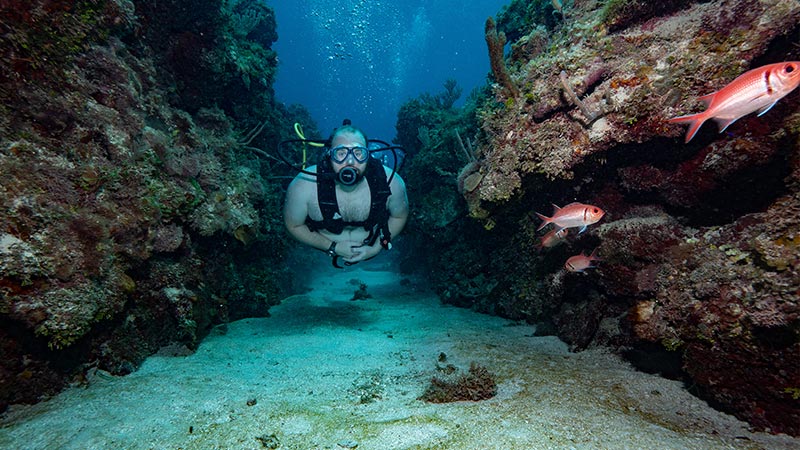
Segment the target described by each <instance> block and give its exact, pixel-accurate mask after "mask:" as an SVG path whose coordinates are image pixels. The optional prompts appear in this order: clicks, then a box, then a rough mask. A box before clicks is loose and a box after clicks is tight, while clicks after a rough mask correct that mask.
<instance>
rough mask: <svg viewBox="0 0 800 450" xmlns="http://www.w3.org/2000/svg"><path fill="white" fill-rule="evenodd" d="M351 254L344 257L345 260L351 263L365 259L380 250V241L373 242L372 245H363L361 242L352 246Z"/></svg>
mask: <svg viewBox="0 0 800 450" xmlns="http://www.w3.org/2000/svg"><path fill="white" fill-rule="evenodd" d="M352 250H353V256H352V257H351V258H349V259H348V258H345V261H347V262H351V263H357V262H359V261H366V260H368V259H370V258H372V257H374V256H376V255H377V254H378V253H380V252H381V244H380V242H377V241H376V242H375V244H373V245H364V244H361V245H359V246H356V247H353V248H352Z"/></svg>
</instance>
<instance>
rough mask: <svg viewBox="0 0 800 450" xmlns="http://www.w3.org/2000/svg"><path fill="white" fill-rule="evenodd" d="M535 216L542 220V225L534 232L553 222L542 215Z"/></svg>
mask: <svg viewBox="0 0 800 450" xmlns="http://www.w3.org/2000/svg"><path fill="white" fill-rule="evenodd" d="M536 215H537V216H539V218H540V219H542V224H541V225H539V228H537V229H536V231H539V230H541V229H542V228H544V227H546V226H547V224H548V223H550V222H552V221H553V219H552V218H550V217H547V216H545V215H543V214H539V213H536Z"/></svg>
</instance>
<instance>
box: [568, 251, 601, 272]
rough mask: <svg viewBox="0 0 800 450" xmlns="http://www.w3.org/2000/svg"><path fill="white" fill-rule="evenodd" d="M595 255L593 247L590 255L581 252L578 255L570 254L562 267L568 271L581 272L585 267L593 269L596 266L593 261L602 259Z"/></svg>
mask: <svg viewBox="0 0 800 450" xmlns="http://www.w3.org/2000/svg"><path fill="white" fill-rule="evenodd" d="M596 255H597V249H594V251H593V252H592V254H591V255H586V254H584V253H583V252H581V254H580V255H575V256H571V257H570V258H569V259H567V262H566V263H564V268H565V269H567V270H568V271H570V272H583V271H584V270H586V269H593V268H595V267H597V266H595V265H594V264H593V263H594V262H595V261H602V259H600V258H598V257H597V256H596Z"/></svg>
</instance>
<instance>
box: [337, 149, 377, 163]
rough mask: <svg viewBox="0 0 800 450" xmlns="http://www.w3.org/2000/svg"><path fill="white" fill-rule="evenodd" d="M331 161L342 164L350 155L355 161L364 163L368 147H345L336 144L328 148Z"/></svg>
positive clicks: (367, 156)
mask: <svg viewBox="0 0 800 450" xmlns="http://www.w3.org/2000/svg"><path fill="white" fill-rule="evenodd" d="M330 155H331V161H333V162H335V163H336V164H343V163H344V162H345V161H346V160H347V158H348V157H349V156H350V155H353V159H355V160H356V162H359V163H364V162H367V159H369V149H367V148H366V147H361V146H355V147H346V146H344V145H337V146H336V147H333V148H332V149H331V150H330Z"/></svg>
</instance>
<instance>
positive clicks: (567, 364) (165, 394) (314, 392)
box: [0, 269, 800, 450]
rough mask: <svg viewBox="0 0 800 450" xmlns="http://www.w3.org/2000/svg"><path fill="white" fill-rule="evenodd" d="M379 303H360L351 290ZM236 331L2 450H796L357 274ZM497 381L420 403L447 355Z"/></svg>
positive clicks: (105, 391) (611, 367)
mask: <svg viewBox="0 0 800 450" xmlns="http://www.w3.org/2000/svg"><path fill="white" fill-rule="evenodd" d="M353 280H361V281H363V282H364V283H366V284H367V285H368V292H369V293H370V294H371V295H372V296H373V297H372V298H369V299H366V300H358V301H351V300H350V298H351V297H352V296H353V292H354V291H355V290H356V289H357V287H358V286H356V285H355V284H354V281H353ZM271 312H272V313H273V315H272V317H269V318H264V319H248V320H241V321H238V322H234V323H231V324H229V325H228V330H227V333H222V332H221V331H217V332H214V333H212V334H211V336H209V337H208V338H207V339H206V340H205V341H204V342H203V343H202V345H201V346H200V348H199V350H198V351H197V352H196V353H195V354H193V355H190V356H185V357H161V356H154V357H151V358H149V359H148V360H147V361H146V362H145V363H144V364H143V365H142V367H141V368H140V369H139V370H138V371H137V372H135V373H133V374H131V375H128V376H125V377H111V376H108V375H105V376H95V377H93V378H92V382H91V383H90V384H89V385H88V387H76V388H71V389H68V390H66V391H65V392H63V393H61V394H60V395H58V396H56V397H54V398H53V399H51V400H49V401H46V402H42V403H39V404H37V405H33V406H14V407H12V408H11V409H10V410H9V412H8V413H7V414H6V415H5V416H4V417H3V418H2V421H0V448H2V449H59V450H61V449H175V450H177V449H262V448H280V449H303V450H307V449H336V450H338V449H341V448H358V449H381V450H383V449H459V450H461V449H503V450H510V449H525V450H531V449H740V448H741V449H757V448H765V449H789V448H794V449H797V448H800V440H797V439H792V438H789V437H787V436H771V435H767V434H763V433H752V432H750V431H748V426H747V424H745V423H743V422H741V421H738V420H736V419H735V418H733V417H731V416H728V415H725V414H722V413H720V412H718V411H716V410H714V409H712V408H710V407H709V406H708V405H707V404H706V403H704V402H703V401H701V400H699V399H697V398H695V397H693V396H692V395H690V394H689V393H687V392H686V390H685V389H684V387H683V386H682V385H681V384H680V383H678V382H674V381H670V380H666V379H663V378H660V377H657V376H653V375H648V374H644V373H641V372H637V371H636V370H634V369H632V368H631V367H630V366H629V365H628V364H626V363H625V362H623V361H621V360H620V359H619V358H617V357H615V356H613V355H610V354H607V353H605V352H603V351H600V350H590V351H586V352H582V353H577V354H574V353H569V352H568V351H567V348H566V346H565V345H564V343H563V342H561V341H559V340H558V339H556V338H553V337H533V336H532V331H533V330H532V328H531V327H530V326H526V325H514V324H511V323H509V322H508V321H507V320H504V319H501V318H498V317H492V316H486V315H481V314H477V313H474V312H471V311H469V310H464V309H459V308H455V307H448V306H442V305H441V304H440V302H439V300H438V299H437V298H436V297H435V296H434V295H433V294H431V293H429V292H426V291H421V290H416V289H415V287H414V283H413V282H412V283H407V282H401V277H400V276H398V275H395V274H392V273H389V272H368V271H365V270H363V269H348V270H347V271H340V272H337V273H335V274H333V275H325V278H323V279H320V280H318V281H317V283H316V288H315V289H314V290H312V291H310V292H309V293H307V294H304V295H297V296H293V297H290V298H287V299H285V300H284V301H283V303H282V304H281V305H280V306H277V307H275V308H274V309H273V310H272V311H271ZM441 353H444V354H445V355H446V356H447V362H446V363H450V364H453V365H455V366H457V367H459V368H461V369H463V370H466V369H467V368H468V367H469V364H470V362H471V361H475V362H477V363H479V364H481V365H483V366H485V367H487V368H488V369H489V370H490V371H491V372H492V373H494V374H495V375H496V377H497V380H498V395H497V396H496V397H494V398H492V399H490V400H485V401H481V402H457V403H449V404H429V403H425V402H423V401H420V400H417V397H418V396H419V395H420V394H421V393H422V392H423V391H424V389H425V387H426V386H427V385H428V382H429V380H430V378H431V377H432V376H433V375H435V374H436V373H437V372H436V365H437V364H440V365H442V363H439V362H438V358H439V357H440V354H441Z"/></svg>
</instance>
